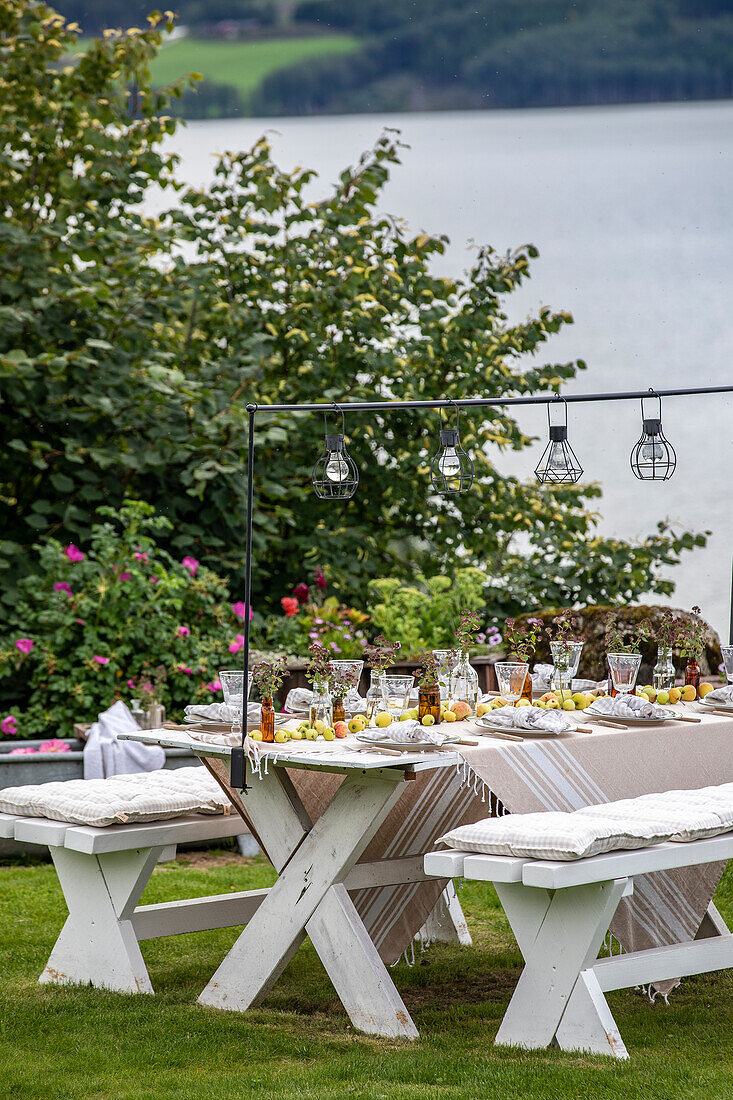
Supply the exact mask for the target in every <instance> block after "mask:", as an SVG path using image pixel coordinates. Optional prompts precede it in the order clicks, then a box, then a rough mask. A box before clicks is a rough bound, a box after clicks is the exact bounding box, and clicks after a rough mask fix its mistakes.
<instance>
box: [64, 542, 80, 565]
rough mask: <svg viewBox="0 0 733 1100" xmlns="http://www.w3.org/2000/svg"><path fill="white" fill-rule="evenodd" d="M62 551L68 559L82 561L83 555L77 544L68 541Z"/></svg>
mask: <svg viewBox="0 0 733 1100" xmlns="http://www.w3.org/2000/svg"><path fill="white" fill-rule="evenodd" d="M64 553H65V554H66V557H67V558H68V560H69V561H84V555H83V554H82V552H81V550H80V549H79V547H78V546H74V544H73V542H70V543H69V545H68V546H67V547H66V549H65V550H64Z"/></svg>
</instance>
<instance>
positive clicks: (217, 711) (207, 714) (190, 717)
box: [184, 703, 261, 729]
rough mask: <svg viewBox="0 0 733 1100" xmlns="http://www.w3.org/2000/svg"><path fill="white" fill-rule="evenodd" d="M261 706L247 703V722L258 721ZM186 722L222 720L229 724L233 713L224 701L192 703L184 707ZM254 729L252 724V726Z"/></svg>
mask: <svg viewBox="0 0 733 1100" xmlns="http://www.w3.org/2000/svg"><path fill="white" fill-rule="evenodd" d="M260 711H261V707H260V704H259V703H248V704H247V722H248V723H249V724H250V725H251V724H252V723H253V722H259V720H260ZM184 713H185V715H186V721H187V722H223V723H224V724H231V722H232V721H233V715H232V712H231V710H230V709H229V707H228V706H227V705H226V703H192V704H191V706H188V707H184ZM252 728H253V729H254V726H252Z"/></svg>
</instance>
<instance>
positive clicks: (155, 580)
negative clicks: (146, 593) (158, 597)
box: [150, 577, 158, 584]
mask: <svg viewBox="0 0 733 1100" xmlns="http://www.w3.org/2000/svg"><path fill="white" fill-rule="evenodd" d="M150 583H151V584H157V583H158V578H157V577H151V578H150Z"/></svg>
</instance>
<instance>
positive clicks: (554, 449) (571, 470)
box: [535, 394, 583, 485]
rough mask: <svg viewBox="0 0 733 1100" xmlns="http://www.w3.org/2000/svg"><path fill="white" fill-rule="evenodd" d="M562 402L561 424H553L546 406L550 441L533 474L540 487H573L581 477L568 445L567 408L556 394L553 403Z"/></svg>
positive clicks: (575, 459)
mask: <svg viewBox="0 0 733 1100" xmlns="http://www.w3.org/2000/svg"><path fill="white" fill-rule="evenodd" d="M560 401H561V402H562V408H563V422H562V423H561V424H553V423H552V418H551V416H550V403H549V402H548V405H547V424H548V427H549V429H550V433H549V434H550V441H549V443H548V444H547V446H546V447H545V451H544V454H543V455H542V458H541V459H540V461H539V463H538V465H537V468H536V470H535V474H536V476H537V480H538V481H539V483H540V485H549V484H552V483H553V482H565V483H568V484H572V485H574V484H575V482H576V481H580V479H581V477H582V476H583V468H582V466H581V465H580V463H579V462H578V460H577V458H576V457H575V452H574V451H573V448H572V447H571V446H570V444H569V443H568V408H567V404H566V402H565V398H564V397H560V395H559V394H558V395H557V397H556V399H555V401H554V402H553V403H552V404H554V405H556V403H557V402H560Z"/></svg>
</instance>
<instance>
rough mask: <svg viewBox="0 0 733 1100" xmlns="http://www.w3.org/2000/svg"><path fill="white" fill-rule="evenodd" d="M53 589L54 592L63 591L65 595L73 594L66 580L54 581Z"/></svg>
mask: <svg viewBox="0 0 733 1100" xmlns="http://www.w3.org/2000/svg"><path fill="white" fill-rule="evenodd" d="M53 590H54V592H65V593H66V594H67V596H73V595H74V593H73V592H72V591H71V585H70V584H67V582H66V581H56V584H55V585H54V586H53Z"/></svg>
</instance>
